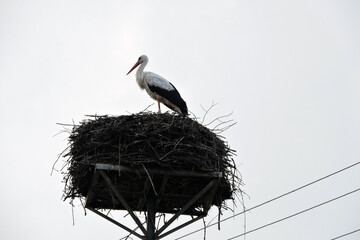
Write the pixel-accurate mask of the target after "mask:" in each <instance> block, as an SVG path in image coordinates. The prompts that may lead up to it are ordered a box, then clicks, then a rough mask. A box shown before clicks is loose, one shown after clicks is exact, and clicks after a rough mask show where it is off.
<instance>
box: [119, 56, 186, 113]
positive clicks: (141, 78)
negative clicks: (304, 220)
mask: <svg viewBox="0 0 360 240" xmlns="http://www.w3.org/2000/svg"><path fill="white" fill-rule="evenodd" d="M148 62H149V59H148V57H147V56H145V55H142V56H140V57H139V59H138V61H137V62H136V63H135V65H134V66H133V67H132V68H131V69H130V71H129V72H128V73H127V74H126V75H128V74H129V73H131V71H132V70H134V69H135V68H136V67H137V66H139V65H140V67H139V68H138V70H137V71H136V81H137V83H138V84H139V87H140V88H141V89H145V90H146V92H147V93H148V94H149V95H150V97H151V98H153V99H155V100H156V101H157V102H158V107H159V112H158V113H161V110H160V102H162V103H163V104H164V105H165V106H167V107H168V108H170V109H172V110H174V111H176V112H178V113H181V114H183V115H184V116H186V115H187V114H188V110H187V106H186V102H185V101H184V100H183V99H182V98H181V96H180V94H179V92H178V91H177V90H176V88H175V87H174V85H172V84H171V83H170V82H169V81H168V80H166V79H165V78H163V77H160V76H159V75H157V74H155V73H152V72H144V68H145V66H146V64H147V63H148Z"/></svg>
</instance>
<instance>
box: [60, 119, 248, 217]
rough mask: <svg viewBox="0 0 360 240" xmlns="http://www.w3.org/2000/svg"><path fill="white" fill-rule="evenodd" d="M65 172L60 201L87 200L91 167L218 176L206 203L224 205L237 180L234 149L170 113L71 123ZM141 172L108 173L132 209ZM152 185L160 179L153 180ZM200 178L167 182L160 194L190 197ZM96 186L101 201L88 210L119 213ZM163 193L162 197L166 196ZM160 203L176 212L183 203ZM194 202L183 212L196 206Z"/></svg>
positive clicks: (162, 208)
mask: <svg viewBox="0 0 360 240" xmlns="http://www.w3.org/2000/svg"><path fill="white" fill-rule="evenodd" d="M69 144H70V146H69V152H68V153H67V154H66V155H65V156H66V157H67V162H66V163H67V167H68V168H67V170H66V171H65V173H64V180H65V192H64V199H71V200H73V199H74V198H83V197H86V196H87V194H88V191H89V187H90V184H91V181H92V176H93V173H94V164H96V163H105V164H112V165H121V166H126V167H129V168H133V169H145V170H146V169H160V170H172V171H174V170H175V171H176V170H181V171H190V172H200V173H213V172H221V173H222V177H221V179H220V181H219V182H220V184H219V187H218V188H217V191H216V193H215V194H214V199H213V200H212V202H211V205H216V206H218V207H219V208H221V207H224V206H226V204H225V200H227V199H233V198H234V195H235V194H236V192H237V191H239V190H240V189H239V186H240V184H241V179H240V177H239V174H238V172H237V170H236V166H235V163H234V161H233V158H232V157H233V156H234V151H233V150H232V149H230V147H229V146H228V145H227V143H226V142H224V141H223V140H222V137H220V136H218V135H217V134H215V133H214V132H213V131H211V130H209V129H208V128H206V127H204V126H203V125H201V124H200V123H198V122H197V121H195V120H193V119H191V118H187V117H185V118H184V117H182V116H179V115H175V114H169V113H165V114H153V113H139V114H132V115H123V116H92V117H91V118H90V119H87V120H84V121H83V122H81V123H80V124H79V125H75V126H74V127H73V129H72V132H71V134H70V137H69ZM147 176H148V175H146V174H139V173H138V174H125V173H120V174H119V173H116V174H113V175H110V177H111V178H113V180H114V181H116V182H117V183H118V185H119V186H121V190H122V191H123V192H124V195H125V197H126V198H127V199H128V201H129V204H130V205H131V206H132V207H133V208H134V209H135V210H140V211H141V210H143V209H137V206H138V203H137V201H136V192H140V193H141V192H142V191H144V182H145V179H146V178H147ZM152 185H153V187H155V188H156V187H158V186H159V185H161V179H158V178H157V177H156V176H153V178H152ZM203 185H204V182H202V180H200V179H193V178H192V179H191V178H188V179H187V178H186V177H174V178H171V179H169V180H168V181H167V187H166V188H167V190H166V191H165V193H166V194H167V195H168V196H170V195H171V194H175V193H176V194H177V195H178V196H181V194H183V195H192V194H196V193H197V192H198V191H199V188H200V189H201V187H203ZM105 190H106V187H105V188H104V187H101V186H100V187H98V189H97V191H98V194H99V195H101V200H99V201H97V202H94V205H93V207H96V208H100V209H121V207H120V205H119V203H117V202H116V200H114V197H113V196H111V194H109V191H105ZM165 193H164V195H166V194H165ZM176 199H177V200H175V199H173V200H172V201H170V200H169V201H162V204H159V206H158V211H159V212H161V211H162V212H168V213H170V212H175V211H176V209H178V208H179V207H181V205H182V204H184V203H186V202H184V201H183V200H181V197H179V198H176ZM201 207H202V206H201V205H199V204H194V206H193V207H192V208H190V210H188V212H187V213H188V214H195V213H196V211H197V210H196V209H198V208H201Z"/></svg>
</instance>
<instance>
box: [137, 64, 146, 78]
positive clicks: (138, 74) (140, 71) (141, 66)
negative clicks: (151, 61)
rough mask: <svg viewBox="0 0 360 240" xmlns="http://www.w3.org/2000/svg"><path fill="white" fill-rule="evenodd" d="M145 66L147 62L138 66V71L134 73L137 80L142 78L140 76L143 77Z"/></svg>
mask: <svg viewBox="0 0 360 240" xmlns="http://www.w3.org/2000/svg"><path fill="white" fill-rule="evenodd" d="M146 64H147V61H145V62H143V63H141V64H140V66H139V68H138V70H137V71H136V77H137V78H141V77H142V75H143V73H144V68H145V66H146Z"/></svg>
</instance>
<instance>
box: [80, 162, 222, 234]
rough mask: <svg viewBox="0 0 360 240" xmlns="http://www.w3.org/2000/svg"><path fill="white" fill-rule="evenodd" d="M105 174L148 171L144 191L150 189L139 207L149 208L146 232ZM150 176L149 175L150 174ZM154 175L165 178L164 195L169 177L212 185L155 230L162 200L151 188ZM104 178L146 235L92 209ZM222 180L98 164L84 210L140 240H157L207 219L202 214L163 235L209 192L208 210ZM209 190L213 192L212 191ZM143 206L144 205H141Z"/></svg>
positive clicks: (188, 174) (200, 174)
mask: <svg viewBox="0 0 360 240" xmlns="http://www.w3.org/2000/svg"><path fill="white" fill-rule="evenodd" d="M106 171H120V172H121V171H125V172H145V171H146V174H148V178H147V181H146V183H145V185H146V186H145V189H147V193H146V200H145V201H139V203H138V207H139V209H141V208H142V206H143V205H144V204H145V203H146V205H147V221H146V224H147V229H145V228H144V226H143V224H142V223H141V222H140V220H139V218H138V217H137V216H136V215H135V214H134V211H133V209H132V208H131V207H130V205H129V204H128V202H127V201H126V199H125V198H124V197H123V195H122V194H121V193H120V192H119V191H118V190H117V189H116V187H115V186H114V184H113V183H112V182H111V179H110V178H109V176H108V175H107V173H106ZM149 174H150V175H149ZM153 174H158V175H163V179H162V183H161V186H160V190H159V193H158V194H160V195H161V194H163V192H164V190H165V186H166V183H167V180H168V177H169V175H174V176H187V177H189V176H190V177H204V178H208V179H209V183H208V184H207V185H206V186H205V187H204V188H203V189H202V190H201V191H199V192H198V193H197V194H196V195H195V196H193V197H192V198H191V199H190V200H189V201H188V202H187V203H186V204H185V205H184V206H183V207H182V208H181V209H180V210H179V211H177V212H176V213H175V214H174V215H173V216H172V217H171V218H170V219H169V220H168V221H167V222H166V223H165V224H164V225H163V226H162V227H161V228H160V229H158V230H156V228H155V215H156V208H157V206H158V205H159V204H160V201H161V199H159V198H157V196H156V193H155V192H154V189H153V188H152V187H151V186H150V185H151V184H150V183H149V182H151V179H150V176H151V175H153ZM100 176H101V177H102V178H103V180H104V181H105V182H106V184H107V185H108V186H109V188H110V190H111V192H112V193H113V194H114V195H115V196H116V198H117V200H119V201H120V203H121V204H122V206H124V208H125V209H126V210H127V211H128V213H129V214H130V216H131V217H132V219H133V220H134V222H135V223H136V225H137V226H138V227H139V229H140V230H141V232H142V233H143V234H144V235H141V234H139V233H137V232H136V231H135V230H132V229H130V228H128V227H126V226H125V225H123V224H121V223H119V222H118V221H116V220H114V219H112V218H110V217H108V216H107V215H105V214H103V213H101V212H99V211H98V210H96V209H94V208H93V207H91V206H90V204H89V202H91V200H92V199H93V197H94V192H93V191H92V187H94V186H95V185H96V184H97V183H98V181H99V177H100ZM220 177H222V173H221V172H213V173H209V174H208V173H197V172H188V171H175V170H172V171H165V170H160V169H147V170H145V169H136V170H135V169H131V168H128V167H125V166H120V165H110V164H95V171H94V175H93V179H92V182H91V186H90V190H89V193H88V195H87V198H86V204H85V207H86V208H87V209H89V210H91V211H92V212H94V213H96V214H97V215H99V216H101V217H103V218H104V219H106V220H108V221H110V222H112V223H113V224H115V225H117V226H119V227H121V228H122V229H124V230H126V231H127V232H129V233H130V234H134V235H135V236H137V237H138V238H140V239H147V240H155V239H161V238H163V237H165V236H167V235H169V234H171V233H173V232H175V231H177V230H179V229H181V228H183V227H185V226H187V225H189V224H191V223H194V222H196V221H198V220H200V219H201V218H203V217H205V215H206V214H203V215H199V216H197V217H196V218H193V219H192V220H189V221H187V222H185V223H183V224H181V225H180V226H177V227H175V228H173V229H171V230H168V231H167V232H165V233H163V232H164V231H165V230H166V229H167V228H168V227H169V226H170V225H171V224H172V223H173V222H174V221H175V220H176V219H177V218H178V217H179V216H180V215H181V214H183V213H184V212H185V211H186V210H188V209H189V208H190V207H191V206H192V205H193V204H194V203H195V202H196V201H197V200H199V199H200V198H201V197H202V196H204V194H205V193H207V192H209V195H210V196H209V198H208V199H207V201H206V205H207V207H208V208H210V206H211V201H212V200H213V198H214V195H215V192H216V190H217V188H218V185H219V179H218V178H220ZM209 190H210V191H209ZM139 205H142V206H139Z"/></svg>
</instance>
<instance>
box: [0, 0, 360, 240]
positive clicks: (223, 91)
mask: <svg viewBox="0 0 360 240" xmlns="http://www.w3.org/2000/svg"><path fill="white" fill-rule="evenodd" d="M141 54H146V55H148V57H149V60H150V62H149V64H148V66H147V68H146V70H148V71H153V72H155V73H158V74H159V75H161V76H163V77H165V78H167V79H168V80H169V81H171V82H172V83H173V84H174V85H175V86H176V88H177V89H178V90H179V91H180V93H181V95H182V97H183V98H184V99H185V100H186V102H187V104H188V108H189V110H190V111H191V112H193V113H195V114H196V115H197V116H199V117H201V116H202V115H203V111H202V109H201V107H200V105H203V106H204V107H208V106H210V105H211V103H212V102H213V101H214V102H216V103H218V105H217V106H216V107H215V108H214V109H213V110H212V111H211V114H210V116H209V117H208V121H210V120H212V119H213V118H214V117H217V116H220V115H223V114H227V113H230V112H233V115H232V117H231V118H232V119H234V120H235V121H236V122H237V125H235V126H234V127H232V128H231V129H230V130H228V131H227V132H225V133H224V134H223V135H224V136H225V137H226V139H227V141H228V142H229V144H230V146H231V148H233V149H235V150H236V151H237V157H236V158H235V160H236V163H237V165H238V169H239V170H240V172H241V174H242V176H243V181H244V183H245V184H246V185H245V186H244V190H245V191H246V193H247V194H248V195H249V197H250V198H246V199H245V204H246V207H248V208H249V207H252V206H255V205H257V204H259V203H262V202H264V201H266V200H268V199H270V198H272V197H275V196H278V195H280V194H282V193H284V192H286V191H290V190H292V189H294V188H296V187H299V186H301V185H303V184H306V183H308V182H310V181H313V180H315V179H317V178H320V177H322V176H324V175H327V174H329V173H331V172H334V171H336V170H338V169H340V168H343V167H345V166H348V165H350V164H352V163H355V162H358V161H359V159H360V147H359V145H360V124H359V123H360V108H359V107H360V2H359V1H357V0H354V1H350V0H348V1H346V0H345V1H344V0H338V1H334V0H328V1H325V0H324V1H319V0H311V1H310V0H302V1H285V0H283V1H281V0H276V1H242V0H236V1H209V0H206V1H205V0H203V1H200V0H199V1H187V0H185V1H184V0H183V1H119V0H118V1H94V0H87V1H53V0H43V1H35V0H34V1H20V0H19V1H10V0H8V1H6V0H2V1H0V112H1V117H0V148H1V151H0V161H1V168H0V191H1V197H0V239H29V238H30V239H55V240H56V239H62V240H63V239H88V240H92V239H94V240H95V239H99V238H101V239H120V238H121V237H123V236H125V235H126V232H125V231H123V230H121V229H119V228H117V227H116V226H115V225H113V224H111V223H109V222H107V221H106V220H103V219H101V218H100V217H98V216H96V215H94V214H93V213H91V212H88V214H87V215H86V216H84V211H83V209H82V207H81V206H79V205H78V204H77V205H76V207H75V208H74V214H75V226H73V225H72V213H71V211H72V210H71V206H70V205H69V203H68V202H63V201H62V200H61V197H62V190H63V187H64V184H63V183H62V182H61V180H62V176H61V174H60V173H55V174H53V176H50V171H51V167H52V164H53V163H54V161H55V160H56V157H57V154H58V153H60V152H61V151H62V150H63V149H64V148H65V147H66V143H67V142H66V141H67V139H66V138H67V135H66V134H62V135H58V136H56V137H53V136H54V135H55V134H57V133H58V132H60V130H61V127H59V126H58V125H56V123H58V122H60V123H71V122H72V121H73V120H74V122H75V123H77V122H79V121H81V120H82V119H84V117H85V116H84V115H86V114H112V115H122V114H128V112H131V113H136V112H139V111H141V110H143V109H145V108H146V107H147V106H148V105H149V104H151V103H153V102H154V101H153V100H151V99H150V98H149V96H147V94H146V93H145V92H143V91H141V90H140V89H139V88H138V86H137V84H136V82H135V76H134V74H130V75H129V76H126V73H127V72H128V70H129V69H130V68H131V67H132V66H133V64H134V63H135V62H136V60H137V58H138V57H139V56H140V55H141ZM163 109H164V110H165V107H163ZM151 110H152V111H157V106H156V105H153V106H152V107H151ZM359 187H360V166H359V165H358V166H357V167H354V168H351V169H349V170H347V171H346V172H343V173H341V174H338V175H336V176H334V177H332V178H330V179H328V180H324V181H322V182H320V183H318V184H316V185H313V186H311V187H308V188H306V189H304V190H302V191H299V192H296V193H294V194H292V195H290V196H288V197H285V198H283V199H281V200H278V201H276V202H273V203H271V204H268V205H266V206H264V207H262V208H259V209H256V210H253V211H252V212H250V213H248V214H247V222H246V225H247V230H251V229H254V228H256V227H259V226H261V225H264V224H267V223H269V222H271V221H275V220H277V219H280V218H283V217H286V216H288V215H290V214H293V213H295V212H297V211H301V210H303V209H305V208H308V207H311V206H313V205H316V204H318V203H321V202H323V201H327V200H329V199H331V198H334V197H337V196H339V195H341V194H344V193H346V192H349V191H351V190H354V189H356V188H359ZM359 202H360V192H357V193H354V194H352V195H350V196H347V197H345V198H343V199H340V200H338V201H335V202H333V203H330V204H327V205H325V206H322V207H321V208H318V209H315V210H313V211H310V212H307V213H304V214H302V215H299V216H297V217H294V218H291V219H289V220H287V221H284V222H281V223H278V224H275V225H273V226H270V227H268V228H265V229H262V230H259V231H256V232H253V233H250V234H248V235H247V238H246V239H247V240H255V239H256V240H257V239H280V240H285V239H295V240H297V239H299V240H300V239H330V238H333V237H336V236H338V235H341V234H344V233H346V232H350V231H352V230H355V229H358V228H359V227H360V214H359V213H360V204H359ZM241 210H242V209H241V208H237V209H236V212H239V211H241ZM216 212H217V211H216V210H214V211H211V213H210V217H209V218H207V220H206V221H207V222H208V221H210V219H211V218H212V217H213V216H215V215H216ZM225 215H226V216H229V215H231V212H227V213H225ZM120 220H121V221H122V223H124V224H126V225H129V226H130V227H133V226H135V225H134V224H132V220H131V219H130V218H129V217H126V218H125V219H123V218H121V219H120ZM243 220H244V219H243V217H242V216H240V217H236V218H234V219H232V220H229V221H226V222H224V223H223V224H222V225H221V226H222V229H221V231H218V230H217V228H216V227H213V228H210V229H208V231H207V239H208V240H214V239H227V238H230V237H232V236H235V235H238V234H241V233H242V232H243V228H242V226H243V224H244V222H243ZM200 227H202V222H201V221H200V222H198V223H196V224H194V225H193V226H189V227H188V228H185V229H183V230H181V231H180V232H178V233H175V234H173V235H170V236H169V237H168V238H167V239H174V238H175V237H176V236H181V235H184V234H186V233H187V232H189V231H191V230H194V229H198V228H200ZM202 238H203V232H200V233H198V234H194V235H192V236H190V237H188V238H186V239H202ZM359 238H360V233H359V232H358V233H356V234H353V235H350V236H348V237H347V238H344V239H347V240H349V239H359Z"/></svg>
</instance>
